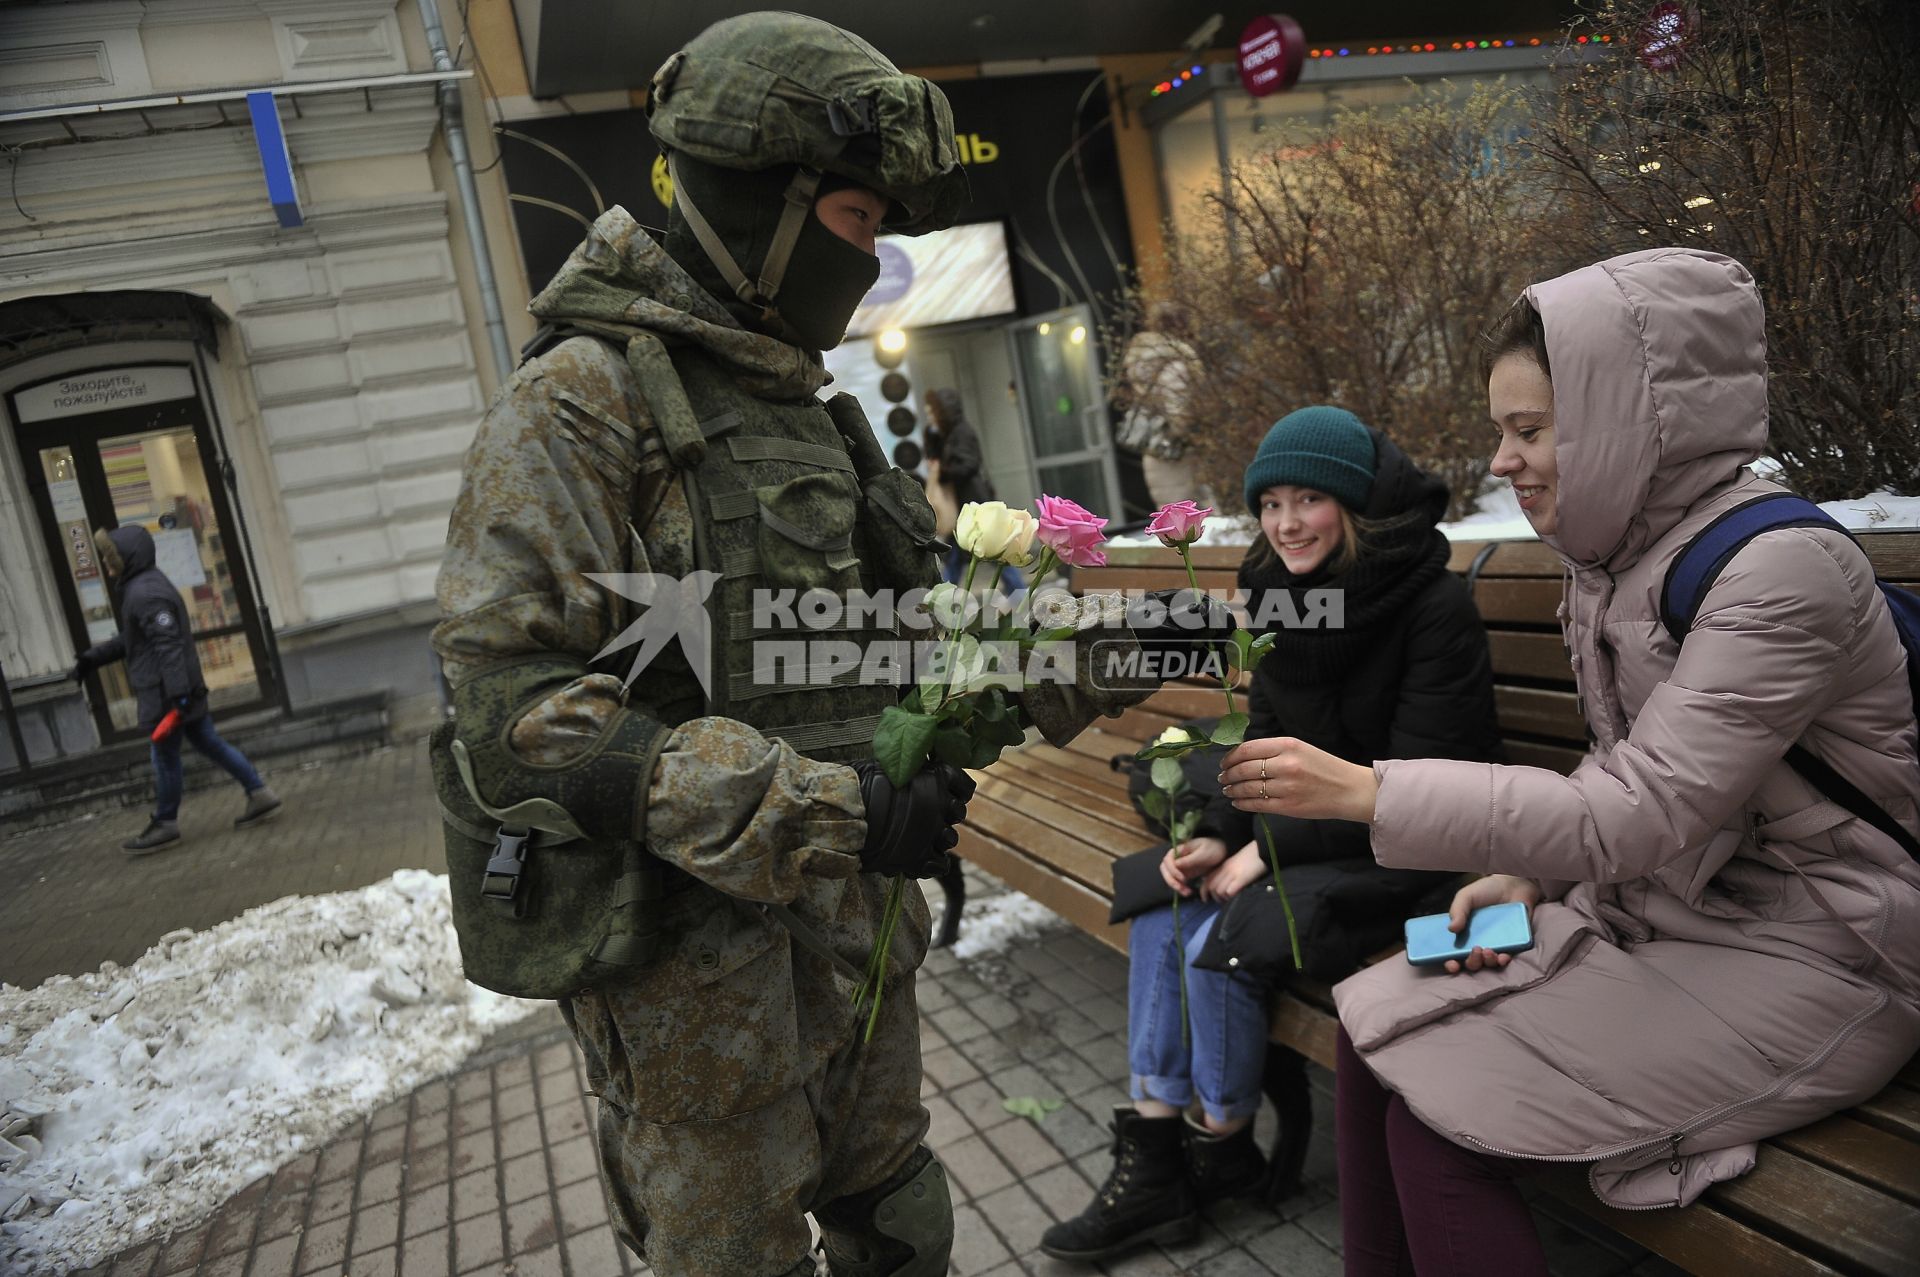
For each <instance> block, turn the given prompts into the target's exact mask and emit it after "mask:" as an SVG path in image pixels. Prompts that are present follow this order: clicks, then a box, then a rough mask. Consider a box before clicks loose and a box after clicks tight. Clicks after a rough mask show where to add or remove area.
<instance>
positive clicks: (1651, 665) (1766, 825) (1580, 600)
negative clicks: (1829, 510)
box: [1334, 249, 1920, 1208]
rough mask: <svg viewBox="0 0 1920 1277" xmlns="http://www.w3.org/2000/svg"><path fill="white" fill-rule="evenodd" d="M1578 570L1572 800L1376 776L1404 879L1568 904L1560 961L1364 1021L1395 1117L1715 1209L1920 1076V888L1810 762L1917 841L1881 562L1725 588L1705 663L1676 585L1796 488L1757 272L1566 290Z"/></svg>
mask: <svg viewBox="0 0 1920 1277" xmlns="http://www.w3.org/2000/svg"><path fill="white" fill-rule="evenodd" d="M1527 296H1528V297H1529V298H1530V299H1531V300H1532V302H1533V304H1534V306H1535V307H1536V308H1537V309H1538V310H1539V312H1540V314H1541V317H1542V319H1543V321H1544V323H1545V327H1546V336H1547V350H1548V357H1549V359H1550V361H1551V363H1552V377H1553V394H1554V438H1555V442H1554V451H1555V456H1556V458H1557V460H1558V464H1559V484H1558V490H1557V499H1558V506H1559V525H1558V530H1557V531H1556V533H1555V535H1554V536H1552V537H1549V538H1547V541H1548V544H1550V545H1551V546H1552V547H1553V548H1554V549H1555V550H1556V551H1557V552H1558V553H1559V554H1560V555H1561V557H1562V558H1563V559H1564V560H1565V561H1566V563H1567V567H1568V572H1569V580H1568V586H1567V596H1566V599H1565V601H1564V603H1563V604H1562V607H1561V621H1562V625H1563V627H1564V630H1565V635H1566V641H1567V644H1568V648H1569V651H1570V654H1571V659H1572V664H1573V672H1574V677H1575V679H1576V681H1577V684H1578V686H1579V689H1580V692H1581V695H1582V698H1583V703H1584V707H1585V714H1586V717H1587V721H1588V723H1589V724H1590V725H1591V727H1592V729H1593V734H1594V737H1595V740H1594V744H1593V747H1592V750H1591V752H1590V753H1589V755H1588V757H1587V758H1586V759H1585V760H1584V761H1583V762H1582V763H1581V764H1580V766H1579V767H1578V768H1577V769H1576V770H1575V771H1574V773H1573V774H1572V775H1571V776H1565V777H1563V776H1560V775H1558V774H1556V773H1553V772H1550V771H1544V770H1541V769H1537V768H1526V767H1498V766H1490V765H1487V764H1482V763H1462V762H1446V761H1425V760H1422V761H1404V762H1382V763H1379V764H1377V765H1376V766H1375V769H1374V770H1375V774H1376V776H1377V777H1378V779H1379V783H1380V793H1379V805H1378V809H1377V814H1376V816H1375V819H1374V825H1373V850H1374V855H1375V858H1376V859H1378V860H1379V862H1380V863H1381V864H1383V865H1392V866H1399V867H1405V868H1409V869H1453V870H1471V871H1475V872H1479V873H1509V874H1519V875H1524V876H1529V877H1533V878H1537V879H1539V880H1541V882H1542V885H1543V887H1544V888H1545V889H1546V894H1547V899H1548V900H1549V901H1556V900H1557V901H1558V903H1548V904H1543V905H1541V906H1540V907H1539V908H1537V909H1536V910H1535V911H1534V918H1533V922H1534V932H1535V936H1536V945H1535V947H1534V949H1533V950H1532V951H1531V952H1529V953H1525V954H1522V955H1520V956H1519V957H1517V958H1516V959H1515V960H1514V961H1513V963H1512V964H1511V965H1510V966H1508V967H1506V968H1504V969H1500V970H1487V971H1482V972H1479V973H1477V974H1473V975H1464V974H1463V975H1458V976H1448V975H1446V974H1444V973H1429V972H1422V971H1416V970H1415V969H1413V968H1411V967H1409V966H1408V965H1407V964H1406V963H1404V962H1399V961H1393V962H1385V963H1381V964H1379V965H1378V966H1376V967H1373V968H1371V969H1369V970H1367V971H1363V972H1361V973H1360V974H1358V975H1355V976H1353V977H1352V978H1350V979H1348V980H1346V981H1344V982H1343V983H1342V984H1340V985H1339V986H1338V987H1337V988H1336V989H1335V990H1334V997H1335V1000H1336V1002H1337V1003H1338V1006H1339V1009H1340V1018H1341V1021H1342V1023H1343V1024H1344V1026H1345V1028H1346V1030H1347V1032H1348V1034H1349V1035H1351V1037H1352V1038H1353V1042H1354V1045H1355V1047H1356V1048H1357V1049H1358V1050H1359V1051H1360V1053H1361V1054H1362V1055H1363V1056H1364V1057H1365V1059H1366V1060H1367V1062H1368V1064H1369V1065H1370V1066H1371V1067H1372V1068H1373V1070H1374V1071H1375V1073H1376V1074H1378V1076H1379V1077H1380V1079H1381V1081H1382V1082H1384V1083H1385V1084H1386V1085H1387V1086H1388V1087H1390V1088H1391V1089H1393V1090H1394V1091H1396V1092H1398V1093H1399V1094H1400V1095H1401V1096H1403V1097H1404V1098H1405V1100H1406V1102H1407V1104H1408V1106H1409V1107H1410V1108H1411V1109H1412V1110H1413V1111H1414V1113H1416V1114H1417V1115H1418V1116H1419V1117H1420V1118H1421V1119H1422V1120H1423V1121H1425V1122H1426V1123H1427V1124H1428V1125H1430V1126H1432V1127H1433V1128H1434V1129H1436V1130H1438V1131H1440V1132H1441V1133H1443V1134H1445V1135H1447V1136H1448V1137H1449V1138H1451V1139H1453V1140H1454V1141H1456V1142H1458V1143H1460V1144H1463V1145H1466V1146H1468V1147H1470V1148H1477V1149H1481V1150H1483V1151H1490V1152H1496V1153H1503V1154H1508V1155H1511V1156H1517V1157H1525V1158H1540V1159H1546V1160H1556V1161H1586V1162H1592V1163H1594V1165H1593V1168H1592V1171H1591V1173H1590V1177H1589V1178H1590V1180H1591V1182H1592V1184H1593V1188H1594V1191H1595V1192H1596V1193H1597V1194H1598V1195H1599V1197H1600V1198H1601V1199H1602V1200H1603V1201H1606V1202H1609V1203H1611V1204H1613V1205H1616V1206H1623V1207H1639V1208H1646V1207H1655V1206H1672V1205H1684V1204H1685V1203H1687V1202H1690V1201H1692V1200H1693V1199H1694V1198H1695V1197H1697V1196H1698V1195H1699V1194H1700V1192H1701V1191H1702V1190H1703V1189H1705V1188H1706V1187H1707V1186H1708V1185H1709V1184H1711V1183H1714V1182H1715V1181H1718V1180H1722V1179H1728V1178H1731V1177H1733V1176H1736V1175H1740V1174H1743V1173H1744V1172H1745V1171H1747V1170H1748V1169H1750V1168H1751V1167H1752V1165H1753V1160H1754V1153H1755V1142H1756V1141H1758V1140H1760V1139H1763V1138H1765V1137H1766V1136H1769V1135H1774V1134H1777V1133H1779V1132H1781V1131H1785V1130H1789V1129H1791V1128H1793V1127H1796V1126H1800V1125H1803V1124H1804V1123H1807V1122H1810V1121H1814V1120H1816V1119H1818V1118H1820V1117H1823V1116H1825V1115H1827V1114H1829V1113H1832V1112H1835V1111H1837V1110H1839V1109H1842V1108H1845V1107H1847V1106H1848V1105H1850V1104H1853V1103H1856V1102H1858V1101H1860V1100H1863V1099H1865V1098H1867V1097H1868V1096H1871V1095H1872V1094H1874V1093H1875V1092H1876V1091H1878V1090H1879V1089H1880V1088H1881V1087H1883V1086H1885V1085H1886V1083H1887V1081H1888V1079H1889V1078H1891V1077H1892V1075H1893V1074H1894V1073H1895V1071H1897V1070H1898V1069H1899V1068H1900V1066H1901V1065H1902V1064H1903V1063H1905V1062H1906V1060H1907V1059H1908V1058H1909V1057H1910V1056H1912V1055H1913V1053H1914V1051H1915V1049H1916V1047H1920V865H1916V864H1915V863H1914V861H1913V860H1912V859H1911V858H1909V857H1908V856H1907V854H1906V853H1905V852H1904V851H1902V850H1901V849H1900V848H1899V847H1898V846H1897V845H1896V844H1895V843H1894V842H1893V840H1892V839H1890V838H1888V837H1887V836H1886V835H1884V834H1882V833H1880V832H1879V831H1877V830H1875V829H1873V828H1872V827H1871V826H1869V825H1867V824H1866V823H1865V822H1864V821H1860V820H1857V819H1853V818H1851V817H1849V816H1848V814H1847V813H1846V812H1845V811H1843V810H1841V809H1840V808H1838V807H1835V806H1834V805H1833V804H1831V803H1828V802H1826V801H1825V800H1824V799H1823V798H1822V796H1821V795H1820V794H1819V793H1818V792H1816V791H1814V790H1813V789H1812V788H1811V787H1810V786H1808V785H1807V784H1806V782H1804V781H1803V780H1801V779H1800V778H1799V776H1798V775H1796V774H1795V773H1794V771H1793V770H1792V769H1791V768H1790V767H1788V766H1787V764H1786V763H1785V762H1783V761H1782V755H1783V754H1784V753H1785V751H1786V749H1787V747H1788V746H1789V745H1791V744H1792V743H1793V742H1794V741H1796V740H1798V741H1801V742H1803V743H1805V744H1806V746H1807V747H1808V748H1809V749H1811V750H1812V751H1813V752H1814V753H1816V754H1818V755H1819V756H1821V757H1822V758H1824V759H1825V760H1826V761H1827V762H1829V763H1830V764H1832V765H1833V766H1834V767H1835V768H1836V769H1837V770H1838V771H1839V772H1840V773H1841V774H1842V775H1843V776H1846V777H1848V778H1849V779H1850V780H1852V781H1853V782H1854V783H1855V784H1856V785H1858V786H1859V787H1860V788H1861V789H1862V790H1864V791H1865V792H1866V793H1868V794H1869V795H1871V796H1873V798H1874V799H1875V800H1876V801H1877V802H1879V803H1880V804H1881V805H1882V806H1883V807H1884V808H1886V809H1887V810H1888V811H1889V812H1891V813H1892V814H1893V815H1894V817H1895V818H1896V819H1897V820H1899V821H1901V822H1902V823H1903V824H1905V825H1906V826H1907V828H1909V829H1920V761H1917V760H1916V756H1915V729H1914V707H1913V705H1912V703H1911V702H1912V697H1911V696H1910V694H1909V692H1908V690H1907V684H1906V675H1905V669H1904V660H1905V656H1904V652H1903V650H1902V648H1901V646H1900V640H1899V636H1898V634H1897V633H1896V631H1895V630H1894V627H1893V622H1892V618H1891V616H1890V615H1889V613H1888V611H1887V608H1886V605H1885V603H1884V601H1882V600H1881V599H1880V598H1879V597H1877V592H1876V590H1875V588H1874V584H1873V572H1872V570H1871V568H1870V566H1869V565H1868V562H1867V559H1866V557H1865V556H1864V555H1863V554H1862V553H1861V552H1860V550H1859V549H1858V547H1856V546H1855V545H1854V544H1853V543H1852V542H1851V541H1850V540H1849V539H1848V538H1846V537H1845V536H1842V535H1840V534H1838V533H1836V532H1831V531H1823V530H1820V529H1816V528H1793V529H1783V530H1780V531H1775V532H1770V533H1767V534H1765V535H1764V536H1761V537H1759V538H1757V539H1755V540H1754V541H1753V542H1752V543H1751V544H1750V545H1749V546H1747V547H1746V548H1745V549H1744V550H1742V551H1741V552H1740V553H1739V554H1738V555H1737V556H1735V557H1734V559H1733V560H1732V561H1731V562H1730V563H1729V564H1728V565H1727V567H1726V569H1725V570H1724V571H1723V572H1722V573H1721V574H1720V577H1719V581H1718V583H1717V584H1716V585H1715V586H1714V588H1713V589H1712V590H1711V591H1710V592H1709V593H1708V594H1707V596H1706V599H1705V601H1704V603H1703V604H1702V606H1701V609H1700V612H1699V615H1698V618H1697V620H1696V621H1695V623H1694V627H1693V629H1692V631H1691V632H1690V634H1689V636H1688V639H1687V642H1686V646H1685V650H1684V651H1682V650H1681V649H1680V648H1678V647H1677V646H1676V645H1675V644H1674V642H1673V641H1672V639H1671V638H1669V637H1668V635H1667V633H1666V631H1665V630H1664V629H1663V628H1662V626H1661V623H1660V607H1659V603H1660V591H1661V585H1662V582H1663V581H1664V579H1665V577H1666V573H1667V569H1668V566H1669V565H1670V564H1671V563H1672V561H1673V559H1674V557H1675V556H1676V555H1677V554H1678V553H1679V552H1680V550H1681V549H1682V548H1683V547H1684V546H1685V545H1686V544H1687V542H1688V541H1689V540H1690V539H1691V538H1692V537H1693V536H1694V535H1696V534H1697V533H1698V532H1699V531H1700V530H1701V529H1702V528H1703V527H1705V526H1706V524H1707V523H1708V522H1710V521H1711V520H1712V519H1713V518H1714V517H1715V516H1716V515H1718V514H1720V513H1722V512H1723V511H1725V510H1727V509H1728V508H1730V507H1732V506H1734V505H1737V504H1740V503H1741V502H1744V501H1747V500H1750V499H1752V498H1753V497H1756V496H1759V495H1761V494H1763V493H1767V492H1775V491H1778V490H1779V489H1778V488H1777V486H1776V485H1774V484H1771V483H1768V482H1766V481H1765V480H1762V479H1759V478H1757V477H1755V476H1754V475H1753V473H1752V472H1751V471H1750V470H1748V469H1747V468H1746V464H1747V463H1748V462H1750V461H1752V460H1753V459H1754V458H1755V457H1756V456H1758V455H1759V452H1760V450H1761V448H1762V446H1763V445H1764V444H1765V442H1766V429H1767V386H1766V346H1765V337H1764V332H1763V324H1762V314H1761V305H1760V299H1759V296H1758V294H1757V293H1756V291H1755V289H1754V286H1753V282H1752V279H1751V278H1750V277H1749V276H1748V274H1747V272H1746V270H1745V269H1744V268H1742V267H1741V266H1740V264H1739V263H1737V262H1735V261H1732V260H1730V259H1729V258H1725V257H1720V256H1716V255H1714V254H1710V253H1701V252H1691V251H1686V250H1681V249H1658V250H1654V251H1651V252H1644V253H1634V254H1630V255H1628V256H1625V257H1617V258H1614V259H1613V260H1611V261H1606V262H1601V263H1600V264H1599V265H1596V266H1590V267H1587V268H1585V269H1582V270H1578V271H1574V272H1573V273H1571V274H1568V275H1564V276H1561V277H1560V278H1558V279H1555V280H1550V281H1548V282H1547V283H1544V284H1537V285H1535V286H1534V287H1533V288H1531V289H1529V290H1528V293H1527Z"/></svg>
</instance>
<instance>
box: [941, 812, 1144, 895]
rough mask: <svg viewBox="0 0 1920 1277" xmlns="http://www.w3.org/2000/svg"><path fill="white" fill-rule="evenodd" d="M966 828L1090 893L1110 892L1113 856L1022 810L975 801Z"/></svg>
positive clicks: (968, 815)
mask: <svg viewBox="0 0 1920 1277" xmlns="http://www.w3.org/2000/svg"><path fill="white" fill-rule="evenodd" d="M966 827H967V828H972V829H978V830H979V831H980V832H981V833H983V834H985V835H986V836H987V837H989V838H996V839H998V840H999V841H1001V842H1003V843H1005V844H1007V845H1008V846H1010V847H1018V848H1019V849H1020V851H1021V853H1022V854H1023V855H1025V856H1026V857H1027V858H1028V859H1029V860H1034V861H1038V862H1040V863H1042V864H1045V865H1048V866H1050V867H1051V868H1052V869H1053V870H1054V871H1055V872H1057V873H1062V874H1065V875H1067V876H1068V877H1069V878H1072V879H1073V880H1074V881H1075V882H1077V883H1079V884H1080V885H1081V886H1083V887H1086V888H1087V889H1089V890H1090V891H1093V892H1095V893H1098V894H1102V895H1104V894H1106V893H1107V892H1108V891H1109V890H1110V884H1111V883H1112V882H1113V853H1111V852H1109V851H1106V850H1104V849H1103V848H1101V847H1098V846H1095V845H1092V844H1089V843H1086V842H1082V841H1081V840H1080V839H1078V838H1075V837H1074V836H1073V835H1072V834H1068V833H1065V832H1062V831H1061V830H1058V829H1054V828H1052V827H1050V826H1048V825H1047V824H1045V823H1044V822H1042V821H1039V820H1036V819H1034V818H1033V817H1032V816H1029V815H1027V814H1026V813H1025V812H1023V811H1016V810H1015V809H1014V808H1012V807H1008V806H1006V805H1004V804H1002V803H998V802H994V801H992V800H991V799H988V800H986V801H980V800H978V799H976V800H975V801H974V802H971V803H969V804H968V805H967V821H966Z"/></svg>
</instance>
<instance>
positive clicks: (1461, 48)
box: [1148, 35, 1613, 98]
mask: <svg viewBox="0 0 1920 1277" xmlns="http://www.w3.org/2000/svg"><path fill="white" fill-rule="evenodd" d="M1546 39H1549V40H1550V39H1553V37H1546ZM1541 43H1542V37H1540V36H1511V37H1509V36H1489V37H1487V38H1486V39H1484V40H1450V41H1448V42H1447V43H1446V44H1441V43H1439V42H1438V41H1434V40H1427V41H1424V42H1423V41H1410V42H1408V43H1405V44H1370V45H1367V46H1366V47H1364V48H1362V47H1361V46H1359V45H1337V44H1334V45H1323V46H1321V47H1319V48H1312V49H1308V50H1307V56H1308V57H1309V58H1345V57H1365V58H1377V57H1380V56H1381V55H1383V54H1388V53H1460V52H1465V51H1468V50H1477V49H1513V48H1538V47H1540V45H1541ZM1574 43H1575V44H1612V43H1613V37H1612V36H1611V35H1596V36H1584V35H1583V36H1575V37H1574ZM1205 72H1206V68H1205V67H1204V66H1202V65H1201V64H1200V63H1197V62H1196V63H1194V64H1193V66H1191V67H1189V68H1187V69H1186V70H1184V71H1182V72H1180V74H1179V75H1172V76H1168V77H1167V78H1166V79H1164V80H1162V81H1160V83H1158V84H1156V85H1154V86H1153V88H1152V90H1151V91H1150V92H1149V93H1148V96H1149V97H1156V98H1157V97H1159V96H1160V95H1161V94H1163V93H1172V92H1173V91H1174V90H1175V89H1178V88H1180V87H1181V86H1182V85H1184V84H1186V83H1188V82H1189V81H1191V80H1193V79H1195V78H1196V77H1198V76H1200V75H1203V74H1205Z"/></svg>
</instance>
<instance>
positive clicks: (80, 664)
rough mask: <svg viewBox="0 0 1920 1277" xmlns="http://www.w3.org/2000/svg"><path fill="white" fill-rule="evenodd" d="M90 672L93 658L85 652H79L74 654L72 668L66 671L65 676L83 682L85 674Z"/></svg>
mask: <svg viewBox="0 0 1920 1277" xmlns="http://www.w3.org/2000/svg"><path fill="white" fill-rule="evenodd" d="M92 672H93V658H92V657H91V656H88V655H87V654H86V653H85V652H80V653H77V654H76V655H75V656H74V658H73V668H72V669H70V670H68V671H67V677H68V678H70V679H72V680H73V681H74V682H76V683H83V682H85V681H86V678H87V675H89V674H91V673H92Z"/></svg>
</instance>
